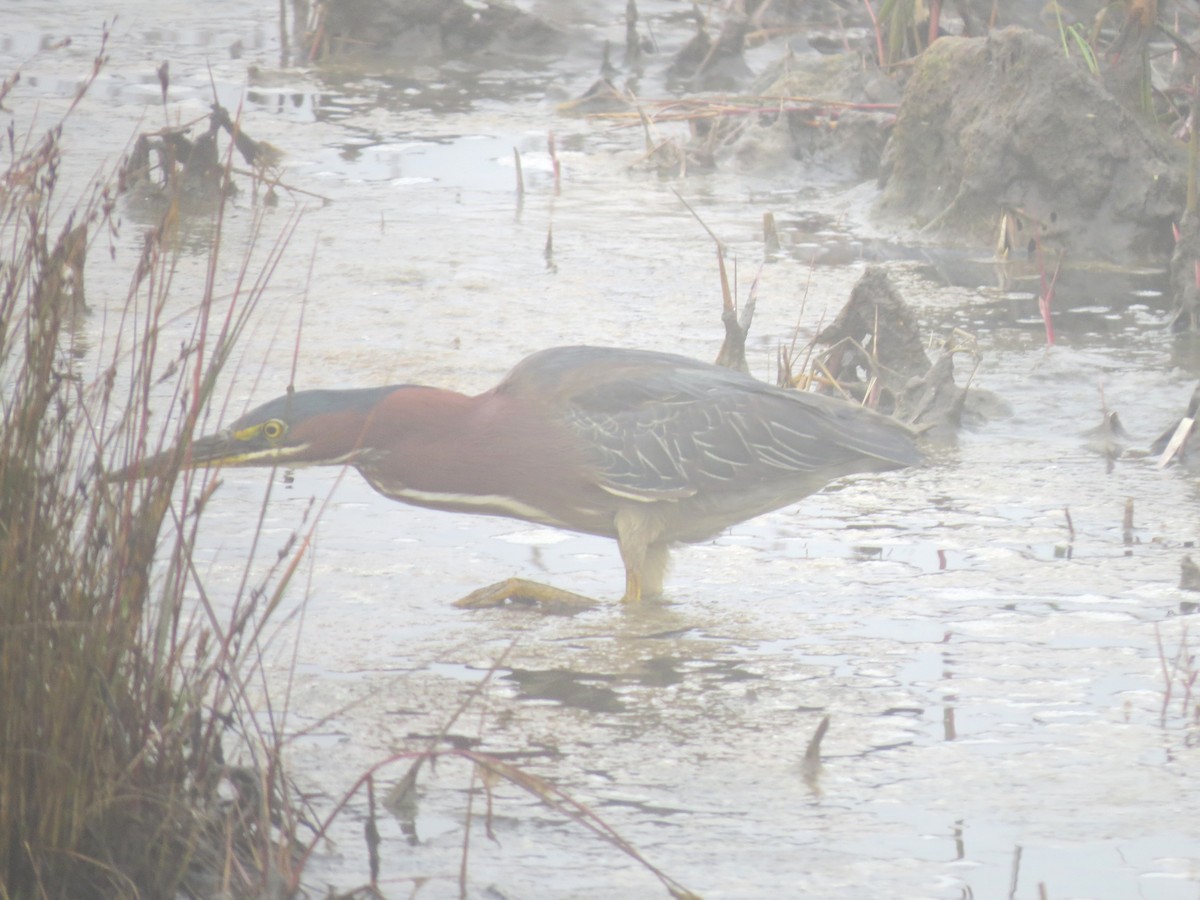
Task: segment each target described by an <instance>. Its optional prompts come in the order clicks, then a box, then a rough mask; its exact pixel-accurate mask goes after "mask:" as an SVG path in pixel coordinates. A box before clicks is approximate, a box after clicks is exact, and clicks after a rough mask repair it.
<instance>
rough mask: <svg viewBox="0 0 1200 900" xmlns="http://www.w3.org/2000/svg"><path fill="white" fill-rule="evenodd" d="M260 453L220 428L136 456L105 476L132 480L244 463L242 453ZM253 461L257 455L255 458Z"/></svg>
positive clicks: (249, 454)
mask: <svg viewBox="0 0 1200 900" xmlns="http://www.w3.org/2000/svg"><path fill="white" fill-rule="evenodd" d="M248 456H250V457H257V456H261V453H259V454H255V453H254V451H253V450H252V449H251V448H249V447H247V446H246V442H245V441H239V440H237V439H236V438H235V437H234V435H233V433H232V432H229V431H223V432H221V433H219V434H210V435H205V436H204V437H198V438H196V439H195V440H194V441H192V442H191V443H190V444H185V445H183V446H180V447H172V448H171V449H170V450H164V451H163V452H161V453H155V454H153V455H151V456H147V457H145V458H144V459H139V460H136V461H134V462H132V463H130V464H129V465H127V466H125V467H124V468H122V469H120V470H118V471H116V472H112V473H110V474H109V475H108V476H107V479H108V480H109V481H134V480H136V479H138V478H153V477H156V476H162V475H168V474H170V473H172V472H175V471H178V470H181V469H200V468H205V467H211V468H216V467H218V466H236V465H239V463H240V464H242V465H246V464H248V463H245V462H242V460H244V459H246V457H248ZM255 461H257V459H255Z"/></svg>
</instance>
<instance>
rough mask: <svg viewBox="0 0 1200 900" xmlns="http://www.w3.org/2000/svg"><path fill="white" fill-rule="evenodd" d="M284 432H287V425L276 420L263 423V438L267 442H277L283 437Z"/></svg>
mask: <svg viewBox="0 0 1200 900" xmlns="http://www.w3.org/2000/svg"><path fill="white" fill-rule="evenodd" d="M285 431H287V425H286V424H284V423H283V422H280V421H279V420H278V419H272V420H271V421H269V422H267V423H265V424H264V425H263V427H262V433H263V437H265V438H266V439H267V440H268V441H277V440H279V439H280V438H281V437H283V434H284V432H285Z"/></svg>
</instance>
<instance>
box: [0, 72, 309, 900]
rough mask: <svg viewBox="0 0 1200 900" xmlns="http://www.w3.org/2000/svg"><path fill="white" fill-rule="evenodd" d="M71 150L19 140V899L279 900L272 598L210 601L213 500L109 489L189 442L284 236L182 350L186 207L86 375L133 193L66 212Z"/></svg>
mask: <svg viewBox="0 0 1200 900" xmlns="http://www.w3.org/2000/svg"><path fill="white" fill-rule="evenodd" d="M102 64H103V53H102V52H101V55H100V56H98V57H97V61H96V66H95V69H94V71H93V76H92V77H93V78H94V76H95V73H96V72H98V71H99V70H100V68H101V67H102ZM12 83H15V79H10V80H9V81H7V82H5V84H6V85H9V86H10V85H11V84H12ZM88 85H90V80H89V82H88V84H85V85H84V87H83V88H82V89H81V91H80V95H79V97H80V98H81V97H82V96H83V93H84V92H85V91H86V89H87V87H88ZM78 102H79V98H77V100H76V103H78ZM72 108H74V107H72ZM67 115H70V112H68V113H67ZM61 134H62V126H61V124H55V126H54V127H51V128H50V129H48V130H47V131H45V132H44V133H43V132H41V131H40V130H37V129H31V130H29V131H28V132H27V133H25V134H18V133H16V131H15V130H10V131H9V133H8V135H7V142H8V145H9V146H8V148H7V149H8V151H9V152H8V153H7V154H6V155H7V158H8V159H9V160H10V162H9V164H8V166H7V168H6V170H5V171H3V172H2V173H0V177H2V178H3V185H4V188H3V191H0V236H2V240H0V247H3V248H4V250H3V254H4V255H3V258H2V259H0V405H2V406H3V415H4V427H3V430H2V431H0V698H3V699H2V700H0V705H2V708H3V713H2V715H0V729H2V733H0V898H10V897H12V898H16V897H20V898H38V897H45V898H59V897H70V898H88V897H118V896H120V897H155V898H159V897H172V896H197V897H198V896H204V897H213V896H270V895H277V894H281V893H283V892H285V890H286V888H284V887H283V885H284V884H285V883H286V882H287V881H288V880H289V878H288V877H287V873H288V871H289V869H290V860H291V854H292V850H291V847H290V845H289V840H288V836H289V832H291V831H293V830H294V823H295V821H296V816H295V815H294V814H292V813H291V812H290V811H289V809H288V805H287V804H286V803H285V802H284V801H283V799H282V798H283V796H284V793H285V791H284V787H283V785H284V782H283V778H282V775H281V773H280V769H279V765H278V762H279V760H278V747H279V743H278V740H277V739H276V737H275V736H273V735H271V734H263V733H261V732H260V731H259V729H258V727H257V726H256V725H254V724H253V722H252V720H251V717H250V711H249V705H248V703H247V698H246V694H247V687H248V682H249V679H250V678H252V677H254V672H255V665H256V660H257V654H258V652H259V645H258V641H257V637H258V635H257V633H256V632H255V631H254V628H255V627H261V625H257V626H256V624H255V623H260V622H261V619H262V615H261V613H262V612H263V610H262V607H263V606H264V605H265V604H268V603H269V602H270V601H271V600H272V595H271V594H269V593H264V592H261V591H260V592H251V591H249V590H247V591H246V592H245V596H243V597H240V598H237V599H236V600H235V601H234V602H233V603H232V610H233V611H232V613H228V612H227V613H225V614H222V613H220V612H218V610H217V608H216V607H214V606H213V605H211V604H210V603H209V602H208V600H207V596H206V594H205V592H204V589H203V585H202V584H201V583H200V582H199V580H198V577H197V575H196V574H195V572H194V571H193V568H192V566H191V563H190V554H191V550H192V546H193V541H194V537H195V529H196V523H197V521H198V519H199V517H200V515H201V513H202V511H203V505H204V496H205V491H204V490H202V488H203V485H202V484H201V483H199V482H197V484H195V485H193V484H191V483H190V481H189V483H188V484H186V485H185V490H184V491H183V492H182V496H183V498H184V499H182V500H178V499H173V498H176V497H178V496H179V493H177V492H176V491H175V487H176V485H175V482H176V480H178V478H179V473H178V471H177V470H176V471H174V472H169V473H167V474H166V476H165V477H156V478H153V479H146V480H143V481H135V482H129V481H113V480H110V479H106V478H105V477H104V473H105V472H106V471H110V470H111V469H112V468H113V467H116V466H129V465H132V464H136V462H137V461H138V460H139V459H142V458H144V457H145V456H146V455H148V454H150V453H153V452H155V451H158V450H160V449H163V448H166V447H178V446H183V445H184V444H185V443H186V440H187V438H188V437H189V435H190V434H191V430H192V428H193V427H194V426H195V424H196V422H197V420H198V419H199V418H200V416H201V413H202V411H203V410H204V409H205V407H206V405H207V403H208V401H209V399H210V397H211V395H212V392H213V386H214V383H215V379H216V375H217V372H218V371H219V369H220V367H221V365H222V363H223V362H224V361H225V359H226V358H227V357H228V355H229V351H230V349H231V348H232V347H233V345H234V343H235V341H236V339H237V336H238V334H239V332H240V330H241V327H242V325H243V324H244V323H245V321H246V318H247V316H248V315H249V314H250V312H251V311H252V310H253V308H254V304H255V302H256V301H257V298H258V296H259V294H260V293H261V289H262V286H263V284H264V283H265V277H266V276H267V275H269V271H270V268H271V267H272V266H273V265H274V264H275V262H276V261H277V259H278V253H279V251H280V250H281V249H282V243H285V242H286V241H283V242H281V243H280V244H278V245H277V246H276V248H275V250H274V251H272V252H271V253H270V258H269V260H268V262H267V263H266V264H265V267H264V270H263V271H262V272H260V273H256V274H255V276H254V277H253V278H248V277H246V273H245V272H243V273H242V280H240V281H239V284H238V285H237V286H235V287H234V289H233V290H232V298H231V299H227V300H222V301H220V302H218V301H217V300H216V299H215V298H216V297H217V295H218V290H217V289H216V286H215V285H214V283H213V279H214V277H215V276H214V275H212V274H210V276H209V283H208V284H207V285H206V289H205V291H204V295H203V297H202V299H201V302H200V307H199V310H198V312H197V315H196V317H195V321H196V323H197V324H196V326H195V331H194V333H193V334H192V337H191V340H190V341H187V342H185V344H184V346H181V347H179V348H178V349H177V350H176V351H174V352H165V351H164V350H163V348H162V347H160V345H159V333H160V326H161V324H162V319H163V316H164V308H165V306H166V301H167V297H168V293H169V290H170V287H171V280H172V274H173V271H174V247H175V237H176V235H175V227H176V224H177V223H178V208H177V207H176V206H174V205H173V206H172V208H171V209H170V210H169V211H168V213H167V215H166V216H165V217H164V219H163V220H162V222H161V224H160V225H159V227H158V228H157V229H155V230H153V231H151V232H150V233H148V234H147V235H146V238H145V243H144V248H143V252H142V254H141V258H140V260H138V261H137V262H136V265H135V266H134V267H133V269H134V271H133V272H132V273H131V284H130V288H129V292H128V298H127V302H126V307H125V313H124V321H123V323H122V325H121V329H120V330H121V334H122V338H121V340H119V341H117V342H116V346H115V347H114V349H112V351H111V357H109V358H107V360H106V361H105V362H104V363H102V364H101V366H100V369H99V371H100V372H101V374H100V377H99V378H97V379H94V380H93V379H90V378H88V377H85V376H84V374H83V369H84V368H85V367H84V366H83V365H82V364H81V362H80V360H81V358H83V357H85V356H86V355H87V352H88V351H87V349H86V347H87V345H89V344H90V343H91V337H90V330H91V329H92V328H94V327H95V326H94V324H92V323H91V322H90V321H89V319H88V317H87V314H86V312H85V309H84V305H83V281H82V275H83V271H84V268H85V266H84V263H85V260H86V256H87V253H88V250H89V246H93V247H94V246H95V245H96V244H97V243H102V242H103V241H104V240H105V239H106V238H107V236H108V235H110V234H112V233H114V232H115V231H116V228H117V226H116V222H115V220H116V217H117V213H116V212H115V211H114V210H116V209H117V207H118V205H119V199H118V196H117V188H116V186H115V178H114V179H109V180H101V181H100V182H97V183H96V184H95V185H94V187H93V188H92V190H91V193H90V196H87V197H84V198H83V199H82V200H79V199H78V198H61V197H59V191H60V186H59V172H60V168H61V162H62V155H63V150H62V147H61V144H60V140H61ZM227 177H228V176H227ZM214 209H215V210H216V211H215V212H214V215H215V216H216V217H217V219H218V221H217V226H218V227H217V228H216V229H214V233H215V234H217V235H218V237H217V238H214V239H213V244H212V246H211V248H210V254H211V257H212V259H213V260H215V258H216V254H217V252H218V248H219V235H220V227H219V226H220V216H221V210H222V209H223V205H222V204H220V203H216V204H214ZM64 210H71V211H70V212H69V213H65V212H64ZM209 271H210V273H212V272H215V271H216V266H215V265H212V266H210V269H209ZM244 284H253V287H252V288H245V287H243V285H244ZM224 290H225V293H226V295H228V293H229V289H228V287H226V288H224ZM89 367H90V363H89ZM167 403H170V404H171V407H172V409H173V410H174V411H175V412H176V413H178V415H174V416H170V417H168V416H165V415H162V413H163V412H165V409H164V407H165V405H166V404H167ZM154 410H157V411H158V412H159V413H160V415H159V416H158V417H155V416H153V415H152V411H154ZM168 418H169V419H170V421H172V422H174V423H175V424H173V425H169V426H168V425H167V424H165V422H166V420H167V419H168ZM192 498H195V499H192ZM277 580H279V581H286V578H285V577H281V578H279V579H277ZM234 755H236V756H238V757H239V758H241V759H244V760H247V761H249V763H250V764H249V765H247V766H245V767H237V766H234V765H232V764H231V763H230V762H229V761H228V760H229V759H230V758H232V757H233V756H234Z"/></svg>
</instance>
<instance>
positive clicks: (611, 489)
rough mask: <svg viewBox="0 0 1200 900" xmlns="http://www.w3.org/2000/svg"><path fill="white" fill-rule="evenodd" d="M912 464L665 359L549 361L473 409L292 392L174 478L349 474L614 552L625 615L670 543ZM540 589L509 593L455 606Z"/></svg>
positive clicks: (514, 376)
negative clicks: (290, 469) (320, 469)
mask: <svg viewBox="0 0 1200 900" xmlns="http://www.w3.org/2000/svg"><path fill="white" fill-rule="evenodd" d="M920 458H921V457H920V454H919V453H918V452H917V449H916V447H915V446H914V443H913V439H912V432H911V431H910V430H909V429H908V428H906V427H905V426H904V425H902V424H900V423H899V422H897V421H895V420H894V419H891V418H888V417H886V416H882V415H879V414H877V413H874V412H871V411H869V410H865V409H862V408H860V407H858V406H855V405H852V404H850V403H845V402H843V401H840V400H834V399H831V398H828V397H823V396H820V395H817V394H812V393H805V392H800V391H794V390H784V389H781V388H776V387H772V386H771V385H768V384H766V383H764V382H761V381H758V380H756V379H754V378H751V377H750V376H748V375H744V374H741V373H739V372H735V371H732V370H730V369H726V368H721V367H719V366H714V365H709V364H708V363H702V362H697V361H695V360H691V359H687V358H685V357H682V356H675V355H673V354H669V353H655V352H650V351H643V350H617V349H607V348H601V347H559V348H556V349H551V350H543V351H542V352H540V353H535V354H533V355H532V356H530V357H528V358H526V359H525V360H523V361H522V362H520V363H519V364H518V365H517V366H516V367H515V368H514V369H513V370H512V371H510V372H509V373H508V375H507V376H505V378H504V380H503V381H501V382H500V384H499V385H498V386H496V387H494V388H492V389H491V390H490V391H487V392H485V393H482V394H479V395H478V396H474V397H469V396H465V395H463V394H460V393H456V392H454V391H448V390H442V389H439V388H433V387H422V386H417V385H407V384H405V385H391V386H388V387H376V388H363V389H357V390H311V391H297V392H293V393H290V394H287V395H286V396H283V397H280V398H278V399H276V400H272V401H271V402H269V403H266V404H264V405H263V406H260V407H258V408H257V409H255V410H253V411H252V412H250V413H248V414H247V415H245V416H243V417H242V418H240V419H238V420H237V421H236V422H234V423H233V425H232V426H231V427H230V428H229V429H228V430H226V431H224V432H222V433H220V434H216V435H211V436H208V437H203V438H198V439H197V440H195V441H194V442H193V444H192V446H191V448H190V451H189V454H188V456H187V457H186V462H185V465H187V466H190V467H198V466H306V465H349V466H354V467H355V468H356V469H358V471H359V472H361V473H362V475H363V477H364V478H366V480H367V481H368V482H369V483H370V485H371V486H372V487H373V488H375V490H377V491H378V492H379V493H381V494H383V495H384V496H386V497H390V498H392V499H393V500H401V501H404V502H405V503H412V504H416V505H418V506H426V507H431V508H433V509H442V510H457V511H460V512H469V513H477V514H482V515H497V516H508V517H511V518H514V519H523V520H525V521H529V522H538V523H541V524H545V525H551V526H554V527H556V528H564V529H568V530H571V531H578V532H583V533H586V534H597V535H602V536H604V537H610V538H616V540H617V544H618V546H619V548H620V551H621V559H622V560H623V561H624V563H625V596H624V599H625V600H626V601H630V602H632V601H637V600H640V599H641V598H642V597H644V596H656V595H658V594H660V593H661V591H662V580H663V575H664V572H665V570H666V567H667V556H668V552H669V550H670V548H671V546H672V545H673V544H676V543H680V542H684V543H686V542H694V541H702V540H705V539H707V538H711V537H713V536H714V535H716V534H718V533H719V532H721V531H722V530H723V529H725V528H727V527H728V526H730V525H733V524H735V523H737V522H741V521H744V520H746V519H750V518H752V517H754V516H757V515H761V514H762V513H765V512H769V511H770V510H773V509H778V508H780V507H782V506H786V505H788V504H790V503H793V502H794V501H796V500H798V499H800V498H801V497H805V496H807V495H808V494H811V493H813V492H814V491H817V490H820V489H821V488H822V487H824V486H825V485H826V484H828V483H829V482H830V481H832V480H833V479H835V478H839V477H842V476H844V475H850V474H854V473H859V472H880V471H885V470H888V469H896V468H901V467H903V466H908V465H913V464H915V463H917V462H919V461H920ZM545 590H546V588H545V586H544V585H535V584H533V583H531V582H525V581H523V580H520V579H509V580H508V581H507V582H501V583H499V584H497V585H493V586H491V587H490V588H484V589H482V590H481V591H476V592H475V593H474V594H472V595H470V596H469V597H467V598H464V600H463V601H460V604H462V605H471V606H478V605H491V604H494V603H499V602H502V601H503V600H505V599H509V598H513V597H516V596H529V597H534V598H537V597H541V596H544V595H543V594H541V593H539V592H541V591H545ZM550 590H551V591H552V590H553V589H550ZM563 593H565V592H563Z"/></svg>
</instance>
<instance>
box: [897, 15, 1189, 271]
mask: <svg viewBox="0 0 1200 900" xmlns="http://www.w3.org/2000/svg"><path fill="white" fill-rule="evenodd" d="M1184 171H1185V169H1184V159H1183V151H1182V149H1181V148H1179V147H1176V146H1174V145H1172V144H1171V143H1170V142H1169V141H1167V140H1165V139H1164V138H1162V137H1161V136H1159V135H1157V134H1156V133H1154V132H1153V131H1152V130H1151V129H1150V128H1149V127H1147V126H1146V125H1145V124H1144V123H1143V122H1142V121H1141V120H1140V119H1138V118H1137V117H1136V116H1134V115H1133V114H1131V113H1129V112H1128V111H1126V110H1125V109H1124V108H1123V107H1122V106H1121V105H1120V104H1119V103H1118V102H1117V101H1116V100H1115V99H1114V98H1113V97H1112V95H1110V94H1109V93H1108V92H1107V91H1106V90H1105V88H1104V86H1103V84H1102V83H1101V81H1100V80H1099V78H1097V77H1095V76H1093V75H1091V74H1090V73H1089V72H1088V71H1087V70H1086V69H1085V68H1083V66H1082V64H1077V63H1075V62H1073V61H1072V60H1069V59H1067V58H1065V57H1064V55H1063V52H1062V49H1061V47H1059V46H1057V45H1055V44H1054V43H1053V42H1052V41H1050V40H1049V39H1048V38H1045V37H1042V36H1040V35H1037V34H1034V33H1033V32H1031V31H1027V30H1025V29H1021V28H1007V29H1004V30H1001V31H997V32H993V33H992V34H991V35H990V36H989V37H986V38H941V39H940V40H938V41H936V42H934V44H932V45H931V46H930V47H929V49H928V50H927V51H926V52H925V53H924V54H923V55H922V56H921V57H920V59H919V60H918V62H917V68H916V71H915V72H914V74H913V77H912V79H911V80H910V81H909V83H908V85H907V86H906V88H905V92H904V98H903V101H902V103H901V107H900V113H899V117H898V119H897V121H896V126H895V129H894V131H893V133H892V137H891V138H890V140H889V141H888V145H887V147H886V149H885V151H884V158H883V163H882V174H881V178H880V181H881V185H882V187H883V193H882V196H881V198H880V201H879V203H878V205H877V209H876V213H877V214H878V215H879V216H880V217H882V218H890V219H893V220H895V219H900V218H902V219H904V220H906V221H909V222H911V223H913V224H916V225H917V226H918V227H921V228H922V229H923V230H925V231H928V232H931V233H932V234H935V235H936V236H937V237H939V238H940V239H945V238H946V237H948V236H954V235H959V236H961V238H962V239H964V240H968V241H973V242H974V241H978V242H984V241H987V242H994V240H995V234H996V232H997V229H998V226H999V222H1000V219H1001V216H1002V215H1007V216H1008V217H1009V219H1010V220H1011V218H1012V217H1013V216H1015V217H1016V218H1017V220H1018V221H1019V222H1020V223H1021V225H1022V228H1021V232H1020V237H1019V239H1018V240H1019V244H1018V246H1017V247H1016V248H1014V249H1019V250H1027V249H1032V244H1033V242H1034V240H1035V238H1036V239H1040V240H1042V241H1043V242H1045V241H1052V242H1053V243H1055V244H1056V245H1058V246H1062V247H1064V248H1066V249H1067V250H1068V252H1069V253H1070V254H1071V255H1072V256H1075V257H1076V258H1097V257H1117V258H1121V259H1127V258H1128V255H1129V254H1130V252H1132V253H1134V254H1136V255H1139V256H1147V257H1155V258H1163V257H1166V256H1169V255H1170V253H1171V248H1172V243H1173V241H1172V235H1171V225H1172V223H1173V222H1176V221H1178V220H1179V217H1180V216H1181V215H1182V213H1183V205H1184V199H1185V197H1184V189H1185V183H1184Z"/></svg>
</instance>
